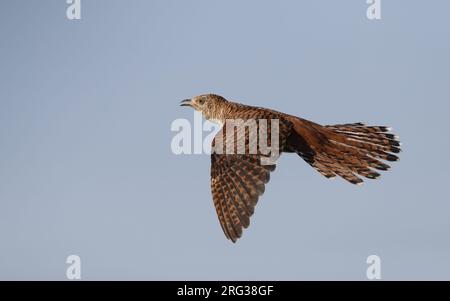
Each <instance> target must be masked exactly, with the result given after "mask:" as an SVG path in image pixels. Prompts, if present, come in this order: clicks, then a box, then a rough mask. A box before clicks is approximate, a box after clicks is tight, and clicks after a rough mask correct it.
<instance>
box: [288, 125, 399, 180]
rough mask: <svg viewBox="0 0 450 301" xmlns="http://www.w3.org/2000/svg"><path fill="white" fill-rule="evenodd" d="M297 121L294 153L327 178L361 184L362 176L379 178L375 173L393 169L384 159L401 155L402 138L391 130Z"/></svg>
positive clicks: (391, 159)
mask: <svg viewBox="0 0 450 301" xmlns="http://www.w3.org/2000/svg"><path fill="white" fill-rule="evenodd" d="M298 120H299V122H297V124H296V125H295V124H294V130H295V132H296V137H294V141H293V142H294V151H295V152H297V153H298V154H299V155H300V156H301V157H302V158H303V159H304V160H305V161H306V162H307V163H308V164H310V165H311V166H312V167H313V168H315V169H316V170H317V171H318V172H320V173H321V174H322V175H324V176H325V177H327V178H333V177H335V176H336V175H337V176H340V177H342V178H344V179H345V180H347V181H349V182H350V183H353V184H361V183H362V182H363V180H362V179H361V178H360V177H359V176H363V177H366V178H369V179H376V178H378V177H379V176H380V174H379V173H378V172H377V171H376V170H388V169H389V168H390V166H389V165H388V164H386V163H384V162H383V160H384V161H397V160H398V159H399V158H398V156H397V155H395V154H397V153H399V152H400V142H399V138H398V137H397V136H395V135H394V134H392V133H390V130H391V129H390V128H388V127H385V126H367V125H365V124H363V123H351V124H336V125H327V126H321V125H318V124H315V123H312V122H309V121H307V120H304V119H298ZM291 142H292V141H291ZM305 145H307V147H305Z"/></svg>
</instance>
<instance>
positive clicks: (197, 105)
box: [180, 94, 227, 122]
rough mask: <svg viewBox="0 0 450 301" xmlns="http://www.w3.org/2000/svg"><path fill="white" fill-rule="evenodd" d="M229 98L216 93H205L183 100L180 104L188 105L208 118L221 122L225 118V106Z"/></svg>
mask: <svg viewBox="0 0 450 301" xmlns="http://www.w3.org/2000/svg"><path fill="white" fill-rule="evenodd" d="M225 103H227V100H226V99H225V98H223V97H222V96H219V95H216V94H203V95H199V96H196V97H193V98H189V99H185V100H182V101H181V103H180V106H188V107H191V108H194V110H196V111H199V112H200V113H202V114H203V116H204V117H205V118H206V119H207V120H211V121H215V122H221V121H222V120H223V119H224V114H223V108H224V104H225Z"/></svg>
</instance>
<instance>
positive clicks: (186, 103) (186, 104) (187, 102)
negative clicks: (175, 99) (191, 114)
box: [180, 99, 192, 107]
mask: <svg viewBox="0 0 450 301" xmlns="http://www.w3.org/2000/svg"><path fill="white" fill-rule="evenodd" d="M180 106H182V107H192V101H191V100H190V99H185V100H182V101H181V102H180Z"/></svg>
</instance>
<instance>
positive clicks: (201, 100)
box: [198, 98, 205, 106]
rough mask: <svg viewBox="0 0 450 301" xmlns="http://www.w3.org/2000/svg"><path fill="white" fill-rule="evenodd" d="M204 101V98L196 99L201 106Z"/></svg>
mask: <svg viewBox="0 0 450 301" xmlns="http://www.w3.org/2000/svg"><path fill="white" fill-rule="evenodd" d="M204 103H205V99H204V98H200V100H199V101H198V104H199V105H201V106H202V105H203V104H204Z"/></svg>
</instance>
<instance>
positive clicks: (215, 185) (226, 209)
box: [211, 117, 291, 242]
mask: <svg viewBox="0 0 450 301" xmlns="http://www.w3.org/2000/svg"><path fill="white" fill-rule="evenodd" d="M269 118H270V117H269ZM227 122H228V121H227ZM270 124H271V121H270V120H268V121H267V127H266V129H267V131H266V133H267V139H268V140H269V141H270V140H271V139H272V135H277V136H278V137H279V140H278V141H279V149H280V150H281V149H283V147H284V145H285V143H286V140H287V137H288V136H289V134H290V129H291V124H290V123H289V122H287V121H284V120H281V121H280V122H279V128H278V131H273V130H271V125H270ZM257 128H258V133H259V128H260V123H258V124H257ZM226 129H227V123H225V124H224V126H223V127H222V129H221V130H220V131H219V132H218V133H217V134H216V136H215V137H214V140H213V142H212V150H213V151H212V154H211V192H212V197H213V201H214V206H215V208H216V211H217V215H218V218H219V222H220V224H221V226H222V230H223V232H224V233H225V236H226V237H227V238H228V239H230V240H231V241H233V242H236V240H237V239H238V238H239V237H241V235H242V231H243V228H247V227H248V226H249V224H250V217H251V216H252V215H253V212H254V209H255V206H256V203H257V201H258V198H259V196H260V195H262V194H263V193H264V190H265V184H266V183H267V182H269V179H270V172H271V171H273V170H274V169H275V162H274V161H271V162H270V164H267V163H268V162H265V161H262V159H263V160H264V158H267V157H268V156H269V154H267V153H265V152H262V151H261V150H260V148H259V141H261V140H262V139H261V135H260V134H257V135H258V147H257V151H256V152H254V151H253V152H250V150H251V144H252V143H254V140H253V141H252V139H251V138H250V137H252V134H251V131H250V130H247V131H246V133H245V134H242V135H239V130H238V129H234V131H229V133H233V134H234V135H230V134H228V135H227V131H226ZM230 136H231V137H233V138H234V139H230ZM227 138H228V139H230V140H228V139H227ZM220 141H222V143H220ZM231 141H234V143H233V144H231V143H230V142H231ZM239 143H242V144H243V145H244V146H245V153H242V152H241V153H237V151H238V149H237V148H238V145H239ZM268 143H269V142H268ZM230 145H232V146H230ZM269 145H270V146H272V144H270V143H269ZM233 148H234V149H233ZM218 150H219V151H218ZM280 153H281V151H280ZM264 154H266V155H264Z"/></svg>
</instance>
